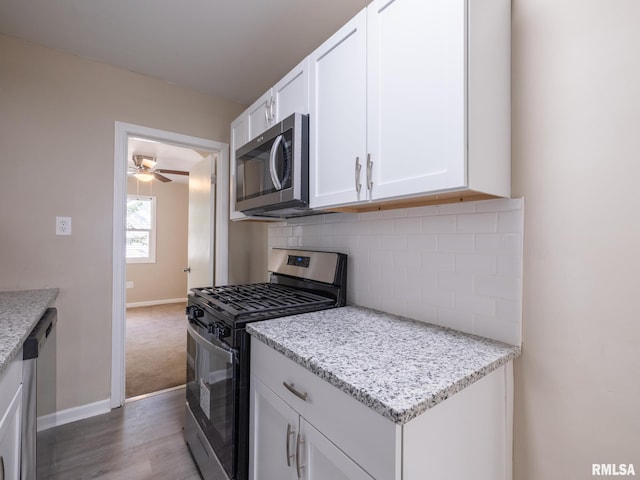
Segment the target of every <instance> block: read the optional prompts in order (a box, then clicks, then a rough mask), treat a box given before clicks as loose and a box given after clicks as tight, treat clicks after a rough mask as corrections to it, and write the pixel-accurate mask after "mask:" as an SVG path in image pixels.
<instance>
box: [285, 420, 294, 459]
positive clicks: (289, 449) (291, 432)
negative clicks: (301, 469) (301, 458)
mask: <svg viewBox="0 0 640 480" xmlns="http://www.w3.org/2000/svg"><path fill="white" fill-rule="evenodd" d="M295 433H296V431H295V430H294V429H293V428H291V424H290V423H287V467H290V466H291V459H292V458H293V457H294V455H292V454H291V448H290V447H289V437H290V436H291V435H294V434H295Z"/></svg>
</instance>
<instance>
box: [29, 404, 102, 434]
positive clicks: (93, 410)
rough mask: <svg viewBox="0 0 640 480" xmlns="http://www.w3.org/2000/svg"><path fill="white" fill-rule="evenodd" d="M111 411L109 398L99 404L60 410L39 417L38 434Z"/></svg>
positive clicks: (37, 423)
mask: <svg viewBox="0 0 640 480" xmlns="http://www.w3.org/2000/svg"><path fill="white" fill-rule="evenodd" d="M110 411H111V401H110V399H109V398H107V399H105V400H100V401H99V402H94V403H88V404H87V405H81V406H79V407H73V408H68V409H66V410H60V411H58V412H55V413H50V414H48V415H42V416H40V417H38V420H37V422H36V425H37V427H36V428H37V430H38V432H40V431H42V430H48V429H49V428H53V427H59V426H60V425H64V424H66V423H71V422H75V421H77V420H84V419H85V418H90V417H95V416H96V415H102V414H103V413H108V412H110Z"/></svg>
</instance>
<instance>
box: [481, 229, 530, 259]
mask: <svg viewBox="0 0 640 480" xmlns="http://www.w3.org/2000/svg"><path fill="white" fill-rule="evenodd" d="M475 251H476V253H494V254H496V255H522V235H521V234H520V233H478V234H476V238H475Z"/></svg>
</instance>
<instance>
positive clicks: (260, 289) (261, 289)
mask: <svg viewBox="0 0 640 480" xmlns="http://www.w3.org/2000/svg"><path fill="white" fill-rule="evenodd" d="M191 292H192V293H193V295H192V296H191V299H192V302H193V303H197V304H199V305H201V306H203V307H205V310H206V311H208V312H209V313H210V314H211V315H213V316H214V317H215V319H216V320H223V321H224V322H225V323H227V324H229V325H232V326H235V327H238V326H242V325H244V324H245V323H248V322H254V321H259V320H267V319H269V318H275V317H282V316H287V315H295V314H298V313H306V312H310V311H315V310H323V309H325V308H331V307H334V306H336V299H335V298H330V297H326V296H323V295H318V294H315V293H311V292H309V291H305V290H301V289H298V288H292V287H289V286H286V285H279V284H275V283H253V284H246V285H229V286H222V287H204V288H193V289H191Z"/></svg>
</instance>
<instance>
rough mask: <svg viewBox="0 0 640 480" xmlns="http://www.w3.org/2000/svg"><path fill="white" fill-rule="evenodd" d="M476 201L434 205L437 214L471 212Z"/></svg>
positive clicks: (474, 209) (474, 207)
mask: <svg viewBox="0 0 640 480" xmlns="http://www.w3.org/2000/svg"><path fill="white" fill-rule="evenodd" d="M476 203H477V202H459V203H444V204H442V205H436V209H437V210H438V215H461V214H463V213H473V212H475V211H476Z"/></svg>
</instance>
